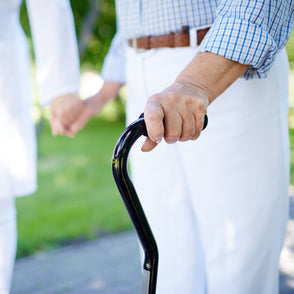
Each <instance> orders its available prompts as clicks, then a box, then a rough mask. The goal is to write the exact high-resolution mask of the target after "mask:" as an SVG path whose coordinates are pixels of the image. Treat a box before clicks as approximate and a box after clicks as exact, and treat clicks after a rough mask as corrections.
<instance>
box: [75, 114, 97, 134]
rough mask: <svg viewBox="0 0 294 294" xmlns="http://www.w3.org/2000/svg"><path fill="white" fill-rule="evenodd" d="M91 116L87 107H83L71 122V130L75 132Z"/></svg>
mask: <svg viewBox="0 0 294 294" xmlns="http://www.w3.org/2000/svg"><path fill="white" fill-rule="evenodd" d="M91 116H92V114H91V113H90V112H89V111H88V108H84V111H83V112H82V113H81V114H80V115H79V116H78V117H77V118H76V120H75V121H74V122H73V123H72V125H71V127H70V129H71V131H72V132H73V133H74V134H76V133H77V132H78V131H80V130H81V129H82V128H83V127H84V126H85V125H86V123H87V122H88V120H89V119H90V118H91Z"/></svg>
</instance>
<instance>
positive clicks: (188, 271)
mask: <svg viewBox="0 0 294 294" xmlns="http://www.w3.org/2000/svg"><path fill="white" fill-rule="evenodd" d="M195 53H196V52H195V49H192V48H176V49H171V48H166V49H154V50H153V49H152V50H149V51H136V50H134V49H131V48H128V50H127V85H128V91H129V99H128V104H127V122H128V123H130V122H131V121H133V120H135V119H136V118H138V116H139V115H140V113H142V112H143V110H144V106H145V103H146V100H147V99H148V97H150V95H152V94H155V93H157V92H159V91H161V90H163V89H164V88H165V87H166V86H168V85H170V84H171V83H172V82H173V81H174V80H175V78H176V76H177V75H178V74H179V72H180V71H181V70H182V69H183V68H184V67H185V65H186V64H187V63H188V62H189V61H190V60H191V59H192V58H193V57H194V56H195ZM287 113H288V60H287V56H286V52H285V50H284V51H282V52H281V53H280V54H279V56H278V57H277V59H276V62H275V64H274V65H273V68H272V70H271V72H270V73H269V76H268V78H266V79H254V80H249V81H247V80H245V79H243V78H240V79H238V80H237V81H236V82H235V83H234V84H233V85H232V86H231V87H230V88H229V89H227V90H226V91H225V92H224V93H223V94H222V95H221V96H220V97H218V98H217V100H215V101H214V102H213V103H212V104H211V105H210V106H209V109H208V118H209V122H208V127H207V129H206V130H204V131H203V132H202V134H201V136H200V138H199V139H198V140H197V141H191V142H185V143H176V144H172V145H169V144H166V143H164V142H162V143H160V144H159V146H157V148H156V149H155V150H154V151H152V152H150V153H142V152H140V147H141V143H138V144H136V145H135V146H134V148H133V150H132V151H131V155H130V156H131V170H132V177H133V181H134V185H135V187H136V190H137V192H138V195H139V197H140V200H141V202H142V205H143V207H144V209H145V212H146V215H147V218H148V220H149V222H150V225H151V227H152V230H153V232H154V235H155V238H156V240H157V243H158V248H159V272H158V284H157V293H158V294H166V293H169V294H178V293H184V294H192V293H193V294H204V293H206V292H207V293H208V294H237V293H238V294H277V293H278V278H279V276H278V265H279V257H280V252H281V249H282V246H283V242H284V237H285V231H286V222H287V218H288V187H289V140H288V121H287Z"/></svg>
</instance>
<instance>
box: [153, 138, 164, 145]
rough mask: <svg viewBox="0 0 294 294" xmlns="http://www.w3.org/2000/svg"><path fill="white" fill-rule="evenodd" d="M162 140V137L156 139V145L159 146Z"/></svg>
mask: <svg viewBox="0 0 294 294" xmlns="http://www.w3.org/2000/svg"><path fill="white" fill-rule="evenodd" d="M161 140H162V138H161V137H160V138H155V139H154V141H155V143H156V144H159V143H160V142H161Z"/></svg>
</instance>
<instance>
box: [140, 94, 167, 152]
mask: <svg viewBox="0 0 294 294" xmlns="http://www.w3.org/2000/svg"><path fill="white" fill-rule="evenodd" d="M159 97H160V95H153V96H152V97H150V98H149V100H148V101H147V104H146V107H145V110H144V118H145V122H146V128H147V132H148V137H149V138H150V140H151V141H153V142H154V143H159V142H160V141H161V139H162V138H163V136H164V125H163V118H164V109H163V106H162V105H161V103H160V101H159V99H158V98H159ZM147 144H148V145H150V143H147ZM144 145H145V144H144ZM152 149H153V148H152Z"/></svg>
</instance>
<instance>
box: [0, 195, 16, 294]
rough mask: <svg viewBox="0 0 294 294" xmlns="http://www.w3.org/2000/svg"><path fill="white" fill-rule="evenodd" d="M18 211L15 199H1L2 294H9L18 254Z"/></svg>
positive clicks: (0, 285) (0, 271) (0, 252)
mask: <svg viewBox="0 0 294 294" xmlns="http://www.w3.org/2000/svg"><path fill="white" fill-rule="evenodd" d="M16 235H17V234H16V211H15V205H14V198H13V197H5V198H2V199H0V294H8V293H9V289H10V284H11V279H12V274H13V266H14V260H15V254H16V240H17V236H16Z"/></svg>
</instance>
